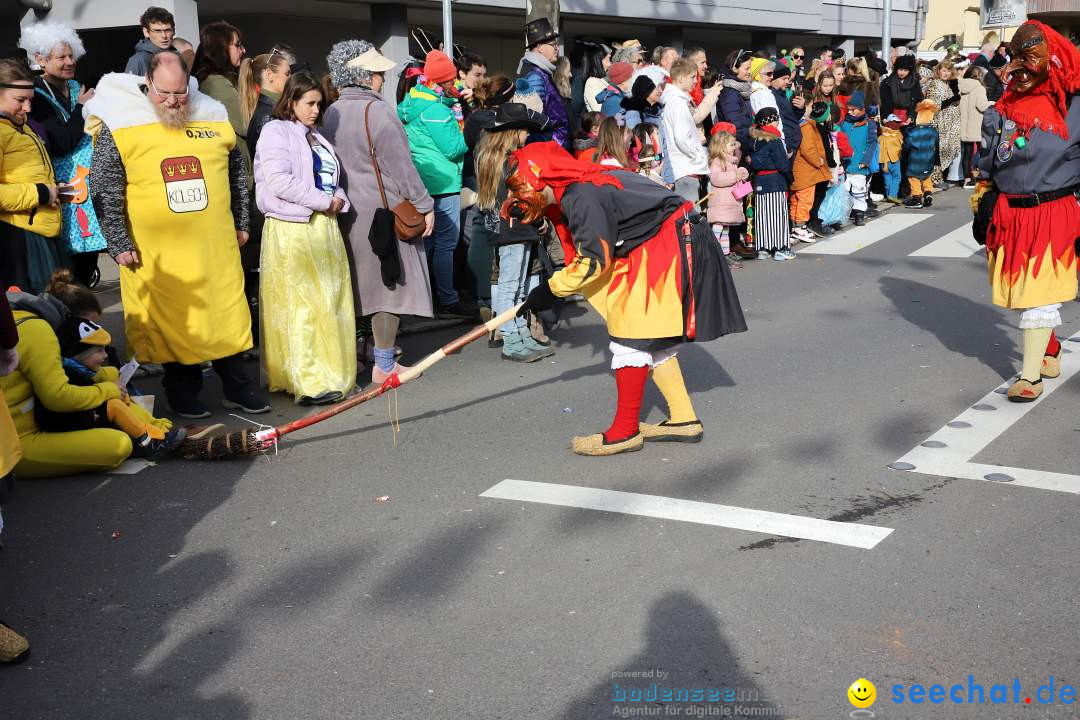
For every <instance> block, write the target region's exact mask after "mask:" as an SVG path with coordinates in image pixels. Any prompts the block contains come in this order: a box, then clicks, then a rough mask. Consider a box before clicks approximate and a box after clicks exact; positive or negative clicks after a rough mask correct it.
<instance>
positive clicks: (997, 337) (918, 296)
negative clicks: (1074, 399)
mask: <svg viewBox="0 0 1080 720" xmlns="http://www.w3.org/2000/svg"><path fill="white" fill-rule="evenodd" d="M878 282H879V284H880V286H881V292H882V293H883V294H884V295H885V297H887V298H889V300H891V301H892V303H893V305H894V306H895V307H896V310H897V312H899V313H900V316H901V317H903V318H904V319H905V320H907V321H908V322H910V323H911V324H912V325H915V326H916V327H919V328H922V329H923V330H925V331H927V332H929V333H931V334H933V335H934V337H936V338H937V340H938V342H940V343H941V344H942V346H943V347H945V348H946V349H947V350H949V351H951V352H954V353H957V354H960V355H964V356H966V357H970V358H974V359H976V360H978V361H979V362H981V363H982V364H983V365H985V366H986V367H988V368H990V369H991V370H993V371H994V372H995V373H997V374H998V375H1000V376H1002V377H1009V376H1011V375H1013V374H1015V372H1016V368H1015V367H1014V365H1015V360H1017V359H1018V357H1019V354H1018V352H1017V348H1016V342H1015V340H1014V336H1015V335H1017V333H1014V332H1013V331H1012V328H1011V327H1009V326H1008V325H1007V324H1006V322H1005V320H1004V318H1002V316H1001V314H1000V312H999V311H998V310H996V309H995V308H994V307H993V306H992V305H989V304H987V303H978V302H973V301H971V300H968V299H967V298H965V297H962V296H960V295H956V294H955V293H951V292H949V291H947V290H942V289H941V288H937V287H933V286H932V285H925V284H923V283H920V282H915V281H913V280H901V279H900V278H892V277H883V278H881V279H880V280H879V281H878Z"/></svg>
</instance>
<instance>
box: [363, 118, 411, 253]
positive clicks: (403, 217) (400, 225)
mask: <svg viewBox="0 0 1080 720" xmlns="http://www.w3.org/2000/svg"><path fill="white" fill-rule="evenodd" d="M374 104H375V102H374V101H372V102H369V103H368V104H367V107H366V108H364V131H365V132H366V133H367V141H368V148H370V153H371V164H372V166H374V168H375V180H376V182H378V183H379V195H380V196H382V202H383V207H384V208H386V209H387V210H389V211H390V212H392V213H393V214H394V234H395V235H397V238H398V240H401V241H402V242H410V241H412V240H415V239H416V238H418V237H420V236H421V235H423V234H424V225H425V223H424V216H423V215H422V214H421V213H420V211H419V210H417V209H416V206H415V205H413V204H412V202H411V201H409V200H402V201H401V202H399V203H398V204H397V205H395V206H394V207H390V204H389V203H388V202H387V201H386V189H385V188H384V187H383V179H382V170H381V169H379V156H378V155H376V153H375V143H374V142H373V141H372V140H371V125H370V124H369V123H368V112H369V111H370V110H371V106H372V105H374Z"/></svg>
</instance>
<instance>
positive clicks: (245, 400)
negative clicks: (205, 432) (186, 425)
mask: <svg viewBox="0 0 1080 720" xmlns="http://www.w3.org/2000/svg"><path fill="white" fill-rule="evenodd" d="M221 404H222V405H223V406H225V407H226V408H228V409H229V410H243V411H244V412H246V413H250V414H252V415H261V414H262V413H268V412H270V403H268V402H267V401H266V398H265V397H263V396H261V395H260V394H259V393H257V392H255V391H254V390H248V391H247V392H246V393H244V394H243V395H241V396H240V397H238V398H230V397H225V398H223V399H222V400H221ZM204 417H205V416H204Z"/></svg>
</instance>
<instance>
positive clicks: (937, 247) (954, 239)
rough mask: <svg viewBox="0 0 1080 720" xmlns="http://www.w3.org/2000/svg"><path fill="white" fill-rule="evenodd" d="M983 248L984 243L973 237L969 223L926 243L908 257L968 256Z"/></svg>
mask: <svg viewBox="0 0 1080 720" xmlns="http://www.w3.org/2000/svg"><path fill="white" fill-rule="evenodd" d="M981 249H982V245H979V244H978V243H977V242H975V239H974V238H973V237H971V223H968V224H967V225H963V226H961V227H958V228H956V229H955V230H953V231H952V232H951V233H948V234H947V235H943V236H941V237H939V238H938V239H937V240H935V241H934V242H932V243H930V244H928V245H924V246H923V247H921V248H919V249H918V250H916V251H915V252H913V253H911V254H910V255H908V257H936V258H966V257H971V256H972V255H974V254H975V253H977V252H979V250H981Z"/></svg>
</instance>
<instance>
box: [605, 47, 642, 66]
mask: <svg viewBox="0 0 1080 720" xmlns="http://www.w3.org/2000/svg"><path fill="white" fill-rule="evenodd" d="M641 54H642V53H641V48H640V47H639V46H637V45H635V46H634V47H628V48H627V47H624V48H619V49H618V50H616V51H615V55H613V56H612V58H611V62H612V63H617V62H628V63H630V64H631V65H632V64H633V58H634V56H635V55H637V56H639V57H640V56H641Z"/></svg>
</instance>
